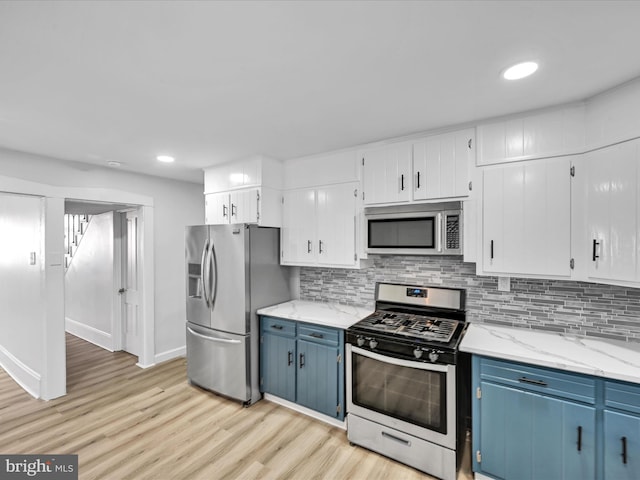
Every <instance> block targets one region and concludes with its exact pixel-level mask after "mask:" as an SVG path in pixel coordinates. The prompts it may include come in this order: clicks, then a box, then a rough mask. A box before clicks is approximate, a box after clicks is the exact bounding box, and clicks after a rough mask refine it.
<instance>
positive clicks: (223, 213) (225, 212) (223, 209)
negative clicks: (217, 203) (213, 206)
mask: <svg viewBox="0 0 640 480" xmlns="http://www.w3.org/2000/svg"><path fill="white" fill-rule="evenodd" d="M222 216H223V217H226V216H227V206H226V205H222Z"/></svg>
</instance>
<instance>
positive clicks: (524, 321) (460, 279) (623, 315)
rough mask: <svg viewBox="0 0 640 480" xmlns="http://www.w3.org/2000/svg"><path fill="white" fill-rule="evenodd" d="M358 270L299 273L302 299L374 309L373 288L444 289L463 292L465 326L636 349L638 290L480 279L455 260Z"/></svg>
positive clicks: (403, 261)
mask: <svg viewBox="0 0 640 480" xmlns="http://www.w3.org/2000/svg"><path fill="white" fill-rule="evenodd" d="M370 258H371V259H372V260H373V265H372V266H371V267H369V268H364V269H362V270H344V269H333V268H312V267H303V268H301V269H300V298H302V299H305V300H315V301H324V302H339V303H346V304H352V305H362V306H369V307H373V302H374V299H373V297H374V287H375V283H376V282H395V283H407V284H417V285H435V286H437V285H442V286H450V287H457V288H465V289H466V290H467V318H468V319H469V321H471V322H486V323H492V324H497V325H507V326H513V327H522V328H533V329H539V330H548V331H554V332H566V333H572V334H576V335H581V336H594V337H604V338H611V339H616V340H629V341H634V342H640V289H637V288H626V287H616V286H612V285H601V284H596V283H585V282H570V281H560V280H531V279H523V278H511V291H510V292H499V291H498V279H497V277H479V276H477V275H476V274H475V270H476V266H475V264H473V263H464V262H463V261H462V259H461V258H460V257H435V256H433V257H418V256H380V255H371V256H370Z"/></svg>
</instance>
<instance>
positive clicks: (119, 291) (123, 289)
mask: <svg viewBox="0 0 640 480" xmlns="http://www.w3.org/2000/svg"><path fill="white" fill-rule="evenodd" d="M126 291H127V289H126V288H121V289H120V290H118V293H119V294H120V295H122V294H123V293H124V292H126Z"/></svg>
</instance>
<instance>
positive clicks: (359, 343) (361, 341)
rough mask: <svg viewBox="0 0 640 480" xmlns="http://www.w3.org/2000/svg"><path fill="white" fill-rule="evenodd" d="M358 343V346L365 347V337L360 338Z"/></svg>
mask: <svg viewBox="0 0 640 480" xmlns="http://www.w3.org/2000/svg"><path fill="white" fill-rule="evenodd" d="M356 341H357V342H358V346H359V347H361V346H363V345H364V337H358V340H356Z"/></svg>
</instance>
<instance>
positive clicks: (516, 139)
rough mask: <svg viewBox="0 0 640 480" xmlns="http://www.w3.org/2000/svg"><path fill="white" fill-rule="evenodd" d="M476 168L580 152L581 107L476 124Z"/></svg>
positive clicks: (581, 135)
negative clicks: (477, 166)
mask: <svg viewBox="0 0 640 480" xmlns="http://www.w3.org/2000/svg"><path fill="white" fill-rule="evenodd" d="M477 138H478V157H477V163H478V165H490V164H495V163H504V162H511V161H517V160H527V159H533V158H544V157H553V156H561V155H567V154H572V153H582V152H583V151H584V148H585V106H584V105H582V104H580V105H573V106H567V107H564V108H560V109H555V110H546V111H543V112H537V113H531V114H529V115H526V116H521V117H516V118H513V117H511V118H508V119H503V120H498V121H495V122H488V123H483V124H480V125H478V127H477Z"/></svg>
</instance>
